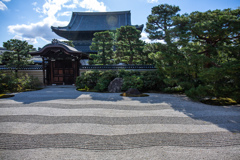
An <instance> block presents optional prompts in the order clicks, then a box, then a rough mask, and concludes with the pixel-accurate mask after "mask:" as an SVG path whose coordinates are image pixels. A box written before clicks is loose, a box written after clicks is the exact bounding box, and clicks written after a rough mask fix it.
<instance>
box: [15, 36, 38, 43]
mask: <svg viewBox="0 0 240 160" xmlns="http://www.w3.org/2000/svg"><path fill="white" fill-rule="evenodd" d="M13 39H19V40H21V41H27V42H28V43H31V44H37V40H36V38H23V37H22V36H20V35H15V36H14V37H13Z"/></svg>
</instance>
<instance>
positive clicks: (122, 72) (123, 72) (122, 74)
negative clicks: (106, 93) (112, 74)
mask: <svg viewBox="0 0 240 160" xmlns="http://www.w3.org/2000/svg"><path fill="white" fill-rule="evenodd" d="M133 75H136V76H140V75H141V72H139V71H127V70H124V69H121V70H119V71H118V77H119V78H124V77H130V76H133Z"/></svg>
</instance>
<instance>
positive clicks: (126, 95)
mask: <svg viewBox="0 0 240 160" xmlns="http://www.w3.org/2000/svg"><path fill="white" fill-rule="evenodd" d="M120 96H124V97H148V96H149V95H148V94H137V95H136V94H127V93H122V94H120Z"/></svg>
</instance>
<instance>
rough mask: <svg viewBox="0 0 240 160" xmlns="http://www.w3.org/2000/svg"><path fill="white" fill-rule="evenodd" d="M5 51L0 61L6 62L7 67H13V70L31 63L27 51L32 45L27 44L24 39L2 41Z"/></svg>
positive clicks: (16, 70)
mask: <svg viewBox="0 0 240 160" xmlns="http://www.w3.org/2000/svg"><path fill="white" fill-rule="evenodd" d="M3 47H5V48H6V49H7V50H10V51H7V52H4V53H3V54H2V55H1V61H3V62H4V63H5V64H6V67H8V68H15V72H18V70H19V68H21V67H23V66H26V65H28V64H31V63H32V62H31V61H30V59H31V55H30V54H28V52H29V51H30V50H31V49H32V48H33V46H32V45H28V43H27V42H26V41H21V40H18V39H10V40H8V41H7V42H3Z"/></svg>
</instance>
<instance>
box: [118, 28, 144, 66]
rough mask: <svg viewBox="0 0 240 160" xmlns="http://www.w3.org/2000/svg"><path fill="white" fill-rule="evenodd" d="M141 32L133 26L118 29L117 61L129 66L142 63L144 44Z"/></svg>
mask: <svg viewBox="0 0 240 160" xmlns="http://www.w3.org/2000/svg"><path fill="white" fill-rule="evenodd" d="M140 38H141V31H139V30H137V29H136V28H135V27H133V26H122V27H120V28H118V29H117V33H116V40H117V44H116V45H117V50H116V59H117V61H119V62H124V63H127V64H137V63H140V61H141V58H140V57H141V54H142V53H143V46H144V42H143V41H142V40H140Z"/></svg>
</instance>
